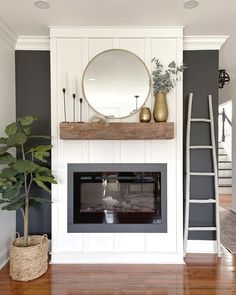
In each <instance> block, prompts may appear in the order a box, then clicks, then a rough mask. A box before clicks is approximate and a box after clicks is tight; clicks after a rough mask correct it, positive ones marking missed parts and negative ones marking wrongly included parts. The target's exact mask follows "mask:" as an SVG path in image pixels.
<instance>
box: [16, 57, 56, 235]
mask: <svg viewBox="0 0 236 295" xmlns="http://www.w3.org/2000/svg"><path fill="white" fill-rule="evenodd" d="M15 58H16V115H17V117H20V116H24V115H27V114H29V115H35V116H37V117H38V118H39V120H38V121H37V122H36V123H35V127H34V128H33V132H34V133H35V134H41V135H50V134H51V109H50V53H49V51H16V54H15ZM35 144H50V140H46V141H45V140H44V141H42V139H37V140H36V142H35ZM47 165H48V167H50V165H51V163H50V162H49V163H47ZM33 189H34V193H35V195H38V196H43V195H45V194H46V193H45V192H44V191H43V190H42V189H40V188H39V187H36V186H35V187H34V188H33ZM18 211H19V210H18ZM16 219H17V222H16V231H18V232H20V233H22V232H23V220H22V216H21V212H17V217H16ZM29 219H30V221H29V232H30V233H31V234H43V233H47V234H49V236H50V234H51V205H50V204H49V203H47V204H43V205H37V207H33V208H31V209H30V217H29Z"/></svg>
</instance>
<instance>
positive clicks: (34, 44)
mask: <svg viewBox="0 0 236 295" xmlns="http://www.w3.org/2000/svg"><path fill="white" fill-rule="evenodd" d="M228 38H229V36H184V38H183V39H184V50H220V49H221V47H222V45H223V44H224V43H225V42H226V40H227V39H228ZM15 49H16V50H50V37H49V36H19V37H18V39H17V42H16V45H15Z"/></svg>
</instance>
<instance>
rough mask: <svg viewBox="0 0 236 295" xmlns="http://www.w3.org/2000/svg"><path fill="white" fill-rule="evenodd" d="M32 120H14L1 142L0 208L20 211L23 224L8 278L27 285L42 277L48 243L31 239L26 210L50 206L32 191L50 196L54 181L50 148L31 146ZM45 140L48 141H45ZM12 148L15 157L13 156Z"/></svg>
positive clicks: (11, 259)
mask: <svg viewBox="0 0 236 295" xmlns="http://www.w3.org/2000/svg"><path fill="white" fill-rule="evenodd" d="M36 120H37V118H36V117H34V116H24V117H21V118H17V119H16V121H15V122H13V123H12V124H10V125H8V126H7V127H6V129H5V133H6V137H4V138H0V164H2V165H4V166H3V168H2V170H1V172H0V193H1V194H2V197H1V198H0V204H2V205H1V206H2V207H1V209H2V210H9V211H10V210H19V211H21V213H22V218H23V221H24V235H23V236H22V237H19V236H18V237H17V238H16V239H15V240H14V241H13V242H12V245H11V248H10V276H11V277H12V278H13V279H15V280H19V281H29V280H32V279H36V278H38V277H39V276H41V275H42V274H44V273H45V272H46V270H47V268H48V239H47V236H46V235H43V236H37V235H34V236H30V235H29V234H28V229H29V208H30V207H31V206H33V205H35V204H37V203H44V202H50V199H49V198H45V197H41V196H38V195H34V193H33V190H32V187H33V186H34V185H36V186H39V187H40V188H42V189H43V190H45V191H46V192H48V194H50V188H49V186H48V185H49V184H51V183H55V184H56V181H55V178H54V176H53V175H52V172H51V170H50V169H49V168H47V167H46V163H47V158H48V157H49V156H50V150H51V147H52V146H51V145H34V144H33V142H34V141H35V140H34V138H36V137H39V138H40V137H44V138H45V137H46V136H37V135H32V133H31V127H32V124H33V123H34V122H35V121H36ZM47 138H48V137H47ZM14 148H16V149H17V150H18V156H17V157H15V155H14Z"/></svg>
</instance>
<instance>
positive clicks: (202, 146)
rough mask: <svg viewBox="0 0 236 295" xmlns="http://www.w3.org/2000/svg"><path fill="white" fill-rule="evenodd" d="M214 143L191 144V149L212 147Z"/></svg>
mask: <svg viewBox="0 0 236 295" xmlns="http://www.w3.org/2000/svg"><path fill="white" fill-rule="evenodd" d="M212 148H213V146H212V145H191V146H190V149H212Z"/></svg>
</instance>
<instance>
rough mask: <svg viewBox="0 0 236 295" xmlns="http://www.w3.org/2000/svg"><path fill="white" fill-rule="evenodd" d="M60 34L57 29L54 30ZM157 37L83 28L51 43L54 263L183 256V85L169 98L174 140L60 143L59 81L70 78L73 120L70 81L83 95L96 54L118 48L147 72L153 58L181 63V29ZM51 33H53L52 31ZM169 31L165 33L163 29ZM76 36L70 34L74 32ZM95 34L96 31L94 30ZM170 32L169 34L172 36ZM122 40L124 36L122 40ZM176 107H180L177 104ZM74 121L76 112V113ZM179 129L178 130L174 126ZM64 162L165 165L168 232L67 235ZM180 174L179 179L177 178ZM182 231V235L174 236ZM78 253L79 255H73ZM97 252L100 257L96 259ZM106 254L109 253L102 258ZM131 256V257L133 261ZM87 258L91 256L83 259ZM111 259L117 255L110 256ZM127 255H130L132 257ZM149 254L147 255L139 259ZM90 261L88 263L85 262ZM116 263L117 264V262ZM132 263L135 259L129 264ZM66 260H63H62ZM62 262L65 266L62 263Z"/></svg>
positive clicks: (85, 116) (87, 114)
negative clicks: (71, 258) (70, 256)
mask: <svg viewBox="0 0 236 295" xmlns="http://www.w3.org/2000/svg"><path fill="white" fill-rule="evenodd" d="M58 30H60V29H58ZM163 30H164V29H162V30H161V34H160V36H159V35H155V34H157V33H155V34H154V33H153V34H154V35H152V32H159V30H151V29H150V30H148V31H147V34H146V35H143V32H144V31H143V30H142V35H141V36H140V38H139V37H138V36H137V32H136V33H135V34H134V35H132V32H131V31H132V30H131V31H130V30H127V35H126V34H124V30H123V29H122V30H121V31H119V30H118V31H116V32H115V33H114V37H113V36H111V35H110V32H111V29H109V30H107V34H108V35H106V30H105V29H104V31H103V33H102V34H101V35H96V34H93V33H92V32H93V31H92V30H91V34H88V36H86V35H85V34H84V32H85V31H84V29H81V35H80V34H78V36H77V37H76V36H75V35H74V33H73V37H72V36H70V32H72V31H71V30H70V29H68V36H67V37H66V38H64V37H65V35H64V34H65V30H63V36H64V37H63V38H60V37H57V38H52V39H51V70H52V77H51V78H52V95H51V97H52V137H53V139H52V141H53V144H54V145H55V146H54V149H53V156H52V163H53V170H54V173H55V175H56V176H57V179H58V182H59V184H58V185H57V186H53V196H52V197H53V201H54V203H53V205H52V233H53V253H52V259H53V262H56V261H58V260H57V258H55V257H60V255H61V257H67V256H66V255H65V256H63V255H64V254H60V253H62V252H64V253H73V255H75V257H76V258H75V261H76V262H80V261H89V262H90V263H91V262H93V261H100V262H102V261H101V259H100V258H99V257H103V258H102V259H104V262H108V263H109V262H112V261H116V262H119V261H121V262H124V261H126V258H125V257H127V256H125V255H129V257H133V258H131V260H130V261H133V262H135V263H137V262H142V263H143V262H145V257H147V259H148V261H152V260H151V257H152V256H150V255H153V259H154V260H155V261H157V258H156V257H157V256H156V253H162V255H164V253H170V254H171V253H172V254H175V253H177V252H179V253H181V252H182V248H181V246H182V245H181V243H182V236H181V234H182V231H181V230H179V228H181V229H182V215H181V216H179V212H180V214H182V195H181V194H182V121H181V120H182V82H180V83H179V84H178V85H177V87H176V88H175V89H174V90H173V91H172V92H171V93H170V94H168V96H167V99H168V106H169V119H168V120H169V121H173V122H175V134H176V136H177V137H176V138H175V139H173V140H168V141H167V140H156V141H150V140H147V141H143V140H130V141H119V140H116V141H112V140H111V141H102V140H97V141H79V140H75V141H70V140H64V141H63V140H60V139H59V128H58V124H59V122H61V121H63V120H64V117H63V96H62V80H63V75H65V74H66V75H67V77H68V81H67V83H68V85H67V88H68V89H67V90H68V97H67V103H68V116H69V119H70V120H71V119H72V102H73V100H72V93H73V88H75V87H74V84H75V83H74V81H75V80H77V84H78V85H77V88H78V93H79V96H80V95H82V96H83V93H82V76H83V72H84V69H85V67H86V66H87V64H88V62H89V60H91V59H92V58H93V57H94V56H95V55H97V54H98V53H100V52H102V51H105V50H109V49H112V48H121V49H125V50H128V51H131V52H133V53H135V54H136V55H137V56H139V57H140V58H141V59H142V60H143V61H144V62H145V64H146V65H147V67H148V69H149V71H150V73H151V67H152V65H151V59H152V57H157V58H159V59H160V60H161V62H162V63H163V64H164V65H167V64H168V63H169V62H170V61H172V60H175V61H177V62H178V63H181V61H182V44H181V42H182V38H177V37H179V36H181V35H180V32H179V29H178V30H176V37H175V35H173V36H172V35H171V36H169V35H168V32H167V35H168V36H169V37H167V38H165V36H164V35H163V32H164V31H163ZM52 31H53V32H54V33H55V28H54V29H53V30H52ZM167 31H168V29H167ZM73 32H74V31H73ZM97 32H99V30H97ZM171 32H172V31H171ZM119 33H121V35H119ZM120 36H123V37H120ZM177 102H178V103H177ZM146 105H147V106H149V107H151V106H152V105H153V96H152V93H151V94H150V96H149V98H148V100H147V103H146ZM77 111H78V113H77V118H78V114H79V108H78V109H77ZM95 114H96V112H94V111H93V110H92V109H91V108H90V107H89V106H88V104H87V102H86V101H84V102H83V120H84V121H86V122H87V121H89V118H91V116H93V115H95ZM121 121H124V122H129V121H131V122H137V121H139V118H138V114H136V115H134V116H132V117H130V118H125V119H121ZM176 125H177V127H176ZM68 163H167V165H168V168H167V185H168V197H167V203H168V221H167V223H168V233H158V234H156V233H67V164H68ZM178 173H179V174H178ZM178 232H180V234H179V233H178ZM77 253H79V254H78V255H77ZM99 253H101V254H99ZM106 253H107V254H106ZM132 253H133V255H135V256H132ZM152 253H153V254H152ZM86 255H90V256H86ZM112 255H115V256H112ZM130 255H131V256H130ZM143 255H147V256H143ZM88 257H90V258H88ZM119 259H120V260H119ZM132 259H133V260H132ZM64 261H65V260H64ZM65 262H66V261H65Z"/></svg>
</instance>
